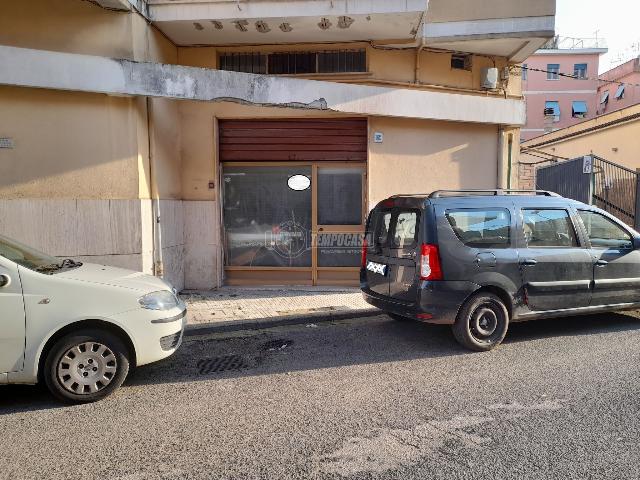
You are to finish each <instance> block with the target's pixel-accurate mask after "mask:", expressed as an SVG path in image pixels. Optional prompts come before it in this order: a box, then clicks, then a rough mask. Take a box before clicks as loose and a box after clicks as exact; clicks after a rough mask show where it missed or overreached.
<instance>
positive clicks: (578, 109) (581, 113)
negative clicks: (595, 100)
mask: <svg viewBox="0 0 640 480" xmlns="http://www.w3.org/2000/svg"><path fill="white" fill-rule="evenodd" d="M571 116H572V117H573V118H586V116H587V102H582V101H576V102H573V106H572V108H571Z"/></svg>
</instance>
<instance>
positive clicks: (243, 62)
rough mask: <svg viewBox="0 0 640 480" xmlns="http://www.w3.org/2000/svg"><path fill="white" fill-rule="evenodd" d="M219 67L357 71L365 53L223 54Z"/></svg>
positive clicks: (263, 71)
mask: <svg viewBox="0 0 640 480" xmlns="http://www.w3.org/2000/svg"><path fill="white" fill-rule="evenodd" d="M220 69H221V70H229V71H234V72H245V73H261V74H269V75H305V74H314V73H358V72H366V71H367V54H366V51H365V50H364V49H361V50H329V51H322V52H274V53H265V54H262V53H224V54H221V55H220Z"/></svg>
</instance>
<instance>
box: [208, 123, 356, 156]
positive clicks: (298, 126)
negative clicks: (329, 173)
mask: <svg viewBox="0 0 640 480" xmlns="http://www.w3.org/2000/svg"><path fill="white" fill-rule="evenodd" d="M219 125H220V141H219V145H220V161H222V162H287V161H297V162H304V161H339V162H349V161H351V162H354V161H358V162H365V161H366V160H367V120H366V119H360V118H356V119H335V120H333V119H322V120H317V119H314V120H306V119H286V120H221V121H220V123H219Z"/></svg>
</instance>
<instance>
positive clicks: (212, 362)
mask: <svg viewBox="0 0 640 480" xmlns="http://www.w3.org/2000/svg"><path fill="white" fill-rule="evenodd" d="M197 365H198V372H199V373H200V375H207V374H209V373H221V372H229V371H237V370H244V369H245V368H249V366H250V365H249V364H248V363H247V362H246V361H245V360H244V358H242V357H241V356H240V355H225V356H223V357H215V358H203V359H201V360H198V363H197Z"/></svg>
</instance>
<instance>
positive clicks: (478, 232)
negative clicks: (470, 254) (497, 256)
mask: <svg viewBox="0 0 640 480" xmlns="http://www.w3.org/2000/svg"><path fill="white" fill-rule="evenodd" d="M447 219H448V220H449V224H451V228H453V231H454V232H455V234H456V236H457V237H458V238H459V239H460V240H461V241H462V243H464V244H465V245H467V246H469V247H477V248H487V247H494V248H500V247H503V248H504V247H508V246H509V244H510V243H511V240H510V231H511V215H510V214H509V211H508V210H503V209H499V210H458V211H450V212H447Z"/></svg>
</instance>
